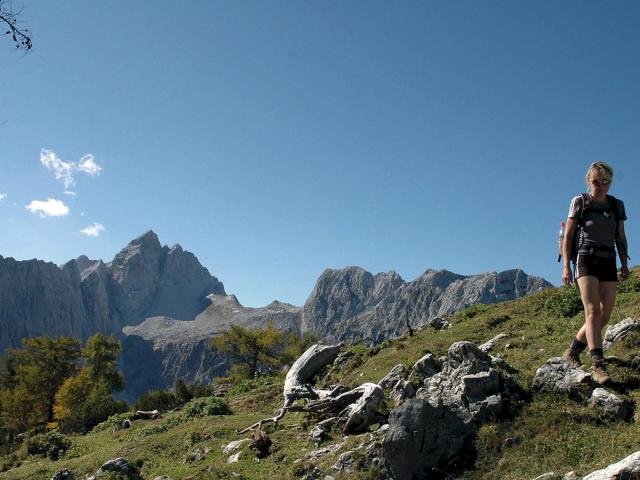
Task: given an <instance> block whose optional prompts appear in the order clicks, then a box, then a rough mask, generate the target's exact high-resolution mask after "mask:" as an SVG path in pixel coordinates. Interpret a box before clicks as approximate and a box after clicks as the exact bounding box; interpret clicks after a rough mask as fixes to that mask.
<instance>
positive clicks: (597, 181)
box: [591, 178, 611, 185]
mask: <svg viewBox="0 0 640 480" xmlns="http://www.w3.org/2000/svg"><path fill="white" fill-rule="evenodd" d="M591 183H593V184H594V185H609V184H610V183H611V180H609V179H608V178H594V179H593V180H591Z"/></svg>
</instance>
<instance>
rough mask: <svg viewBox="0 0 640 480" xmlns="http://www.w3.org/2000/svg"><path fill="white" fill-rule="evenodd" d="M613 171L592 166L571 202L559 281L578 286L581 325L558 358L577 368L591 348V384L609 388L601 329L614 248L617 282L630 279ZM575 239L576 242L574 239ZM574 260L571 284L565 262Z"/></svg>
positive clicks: (612, 291)
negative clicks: (612, 192)
mask: <svg viewBox="0 0 640 480" xmlns="http://www.w3.org/2000/svg"><path fill="white" fill-rule="evenodd" d="M612 178H613V168H611V166H610V165H608V164H607V163H605V162H595V163H592V164H591V165H590V166H589V170H587V176H586V181H587V189H588V191H589V193H583V194H581V195H578V196H577V197H574V198H573V199H572V200H571V206H570V207H569V218H568V219H567V222H566V231H565V237H564V243H563V245H562V258H563V266H562V281H563V283H565V284H566V285H570V284H572V283H573V282H574V280H575V281H576V282H577V283H578V289H579V290H580V298H581V299H582V304H583V305H584V317H585V321H584V325H582V327H581V328H580V330H578V333H577V334H576V336H575V338H574V339H573V341H572V342H571V345H570V346H569V348H568V349H567V350H565V352H564V354H563V355H562V358H563V359H565V360H567V361H568V362H569V363H571V365H572V366H574V367H576V368H579V367H581V366H582V362H581V361H580V354H581V353H582V352H583V351H584V350H585V349H586V348H587V346H588V347H589V354H590V356H591V372H592V377H593V379H594V380H595V381H596V382H597V383H599V384H604V383H607V382H608V381H609V380H610V378H609V375H608V373H607V368H606V365H605V362H604V356H603V352H602V329H603V328H604V326H605V325H606V324H607V322H608V321H609V318H610V317H611V310H612V309H613V303H614V301H615V298H616V283H617V281H618V275H617V270H616V248H615V247H617V251H618V255H619V256H620V261H621V264H622V266H621V268H620V277H621V278H622V280H626V279H627V278H628V277H629V268H628V266H627V258H628V257H627V251H628V250H627V238H626V236H625V233H624V221H625V220H626V219H627V216H626V214H625V210H624V203H622V201H621V200H618V199H616V198H614V197H612V196H611V195H608V192H609V188H610V187H611V180H612ZM576 236H577V238H576ZM574 252H577V258H576V260H575V279H574V276H573V275H572V272H571V268H570V266H569V261H570V260H571V257H572V253H573V255H574V257H575V253H574Z"/></svg>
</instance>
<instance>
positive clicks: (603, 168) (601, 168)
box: [585, 162, 613, 187]
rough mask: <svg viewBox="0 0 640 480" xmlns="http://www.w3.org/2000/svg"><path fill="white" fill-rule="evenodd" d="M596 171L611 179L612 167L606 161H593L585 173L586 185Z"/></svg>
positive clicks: (589, 182)
mask: <svg viewBox="0 0 640 480" xmlns="http://www.w3.org/2000/svg"><path fill="white" fill-rule="evenodd" d="M598 173H601V174H605V175H607V176H608V177H609V179H613V168H612V167H611V165H609V164H608V163H607V162H593V163H592V164H591V165H589V169H588V170H587V175H586V177H585V180H586V182H587V187H590V186H591V180H593V177H595V176H596V175H597V174H598Z"/></svg>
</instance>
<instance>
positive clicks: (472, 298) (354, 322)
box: [301, 266, 551, 344]
mask: <svg viewBox="0 0 640 480" xmlns="http://www.w3.org/2000/svg"><path fill="white" fill-rule="evenodd" d="M549 286H551V284H550V283H548V282H546V281H545V280H544V279H541V278H538V277H529V276H528V275H527V274H526V273H525V272H523V271H522V270H518V269H514V270H507V271H504V272H487V273H482V274H478V275H472V276H464V275H458V274H455V273H453V272H450V271H448V270H432V269H429V270H426V271H425V273H423V274H422V275H420V276H419V277H418V278H416V279H415V280H413V281H412V282H405V281H404V280H402V278H401V277H400V275H398V274H397V273H395V272H387V273H379V274H376V275H375V276H374V275H372V274H371V273H369V272H367V271H366V270H364V269H362V268H360V267H353V266H350V267H346V268H344V269H342V270H331V269H327V270H325V271H324V272H323V273H322V275H320V278H318V281H317V282H316V285H315V287H314V288H313V291H312V292H311V295H310V296H309V298H308V299H307V301H306V303H305V305H304V309H303V313H302V323H301V330H302V331H311V332H313V333H315V334H316V335H317V336H318V337H319V338H323V339H327V340H329V341H334V340H335V341H338V340H342V341H363V340H364V341H366V342H368V343H374V344H375V343H379V342H381V341H383V340H385V339H387V338H390V337H394V336H397V335H400V334H402V333H404V332H405V331H406V329H407V325H408V324H409V325H411V326H412V327H413V328H417V327H420V326H422V325H426V324H429V322H431V321H432V320H434V319H435V318H437V317H440V316H444V315H447V314H450V313H453V312H455V311H458V310H461V309H463V308H465V307H467V306H469V305H472V304H474V303H479V302H481V303H496V302H500V301H504V300H512V299H514V298H517V297H521V296H524V295H527V294H529V293H532V292H536V291H538V290H541V289H543V288H547V287H549Z"/></svg>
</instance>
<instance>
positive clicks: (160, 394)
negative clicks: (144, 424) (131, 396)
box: [135, 390, 181, 413]
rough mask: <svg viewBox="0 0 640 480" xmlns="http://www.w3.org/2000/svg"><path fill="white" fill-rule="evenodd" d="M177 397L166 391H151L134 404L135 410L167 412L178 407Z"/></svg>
mask: <svg viewBox="0 0 640 480" xmlns="http://www.w3.org/2000/svg"><path fill="white" fill-rule="evenodd" d="M180 404H181V402H180V400H179V399H178V397H177V396H176V395H175V394H174V393H171V392H167V391H166V390H152V391H151V392H147V393H145V394H144V395H142V396H141V397H140V398H139V399H138V401H137V402H136V405H135V407H136V410H158V411H159V412H163V413H164V412H168V411H169V410H173V409H174V408H176V407H178V406H180Z"/></svg>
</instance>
